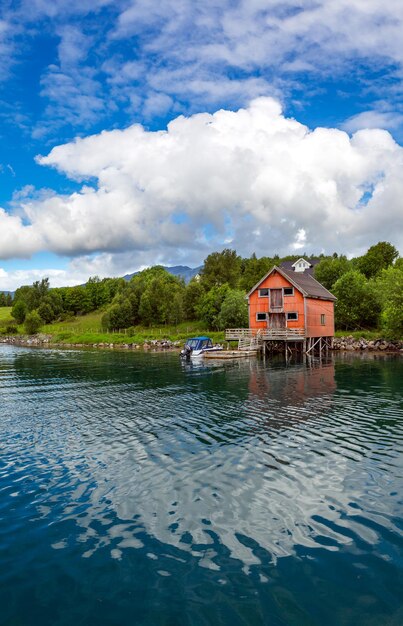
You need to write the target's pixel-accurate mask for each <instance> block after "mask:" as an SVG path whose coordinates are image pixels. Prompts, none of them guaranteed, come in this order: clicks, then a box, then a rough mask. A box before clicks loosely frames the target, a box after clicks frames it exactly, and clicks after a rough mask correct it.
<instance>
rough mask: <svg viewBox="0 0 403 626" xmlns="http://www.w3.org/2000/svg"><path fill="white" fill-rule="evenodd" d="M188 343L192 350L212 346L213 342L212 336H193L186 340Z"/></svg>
mask: <svg viewBox="0 0 403 626" xmlns="http://www.w3.org/2000/svg"><path fill="white" fill-rule="evenodd" d="M186 345H187V346H189V348H192V350H201V349H202V348H210V347H211V346H212V345H213V342H212V341H211V339H210V337H191V338H190V339H187V340H186Z"/></svg>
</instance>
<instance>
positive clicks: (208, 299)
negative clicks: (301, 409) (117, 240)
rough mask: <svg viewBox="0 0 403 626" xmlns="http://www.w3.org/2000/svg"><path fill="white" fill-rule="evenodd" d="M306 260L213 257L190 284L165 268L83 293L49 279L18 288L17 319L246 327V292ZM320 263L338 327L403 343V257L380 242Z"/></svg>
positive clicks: (29, 323)
mask: <svg viewBox="0 0 403 626" xmlns="http://www.w3.org/2000/svg"><path fill="white" fill-rule="evenodd" d="M299 256H304V257H305V258H309V257H307V255H305V254H304V255H291V256H287V257H282V258H280V257H279V256H278V255H274V256H272V257H260V258H257V257H256V255H255V254H253V255H252V256H251V257H249V258H242V257H240V256H239V255H237V253H236V251H235V250H230V249H225V250H223V251H222V252H213V253H212V254H210V255H208V257H207V258H206V259H205V261H204V265H203V269H202V270H201V272H200V275H198V276H196V277H194V278H193V279H192V280H191V281H190V282H189V283H188V284H187V285H186V284H185V283H184V281H183V280H182V279H180V278H178V277H176V276H173V275H172V274H170V273H169V272H167V271H166V270H165V269H164V268H162V267H161V266H155V267H152V268H149V269H146V270H143V271H142V272H139V273H138V274H135V275H134V276H133V277H132V278H131V280H130V281H125V280H124V279H123V278H106V279H100V278H98V277H92V278H90V279H89V280H88V282H87V283H86V284H85V285H80V286H76V287H64V288H55V289H50V287H49V281H48V279H47V278H44V279H43V280H42V281H36V282H35V283H33V285H32V286H24V287H20V288H19V289H17V291H16V292H15V296H14V303H13V309H12V315H13V317H14V318H15V320H16V321H17V322H18V323H20V324H21V323H25V325H26V329H27V332H35V330H32V329H33V328H35V327H36V328H39V327H40V325H42V324H43V323H49V322H52V321H54V320H63V319H68V318H69V317H70V316H75V315H82V314H85V313H89V312H91V311H95V310H99V309H101V310H103V311H104V314H103V317H102V326H103V328H104V329H105V330H117V329H123V328H129V327H132V326H137V325H139V324H141V325H146V326H152V325H153V326H157V325H164V324H166V325H168V324H173V325H176V324H179V323H180V322H182V321H185V320H189V321H191V320H201V321H203V322H204V323H205V325H206V326H207V327H208V328H209V329H211V330H221V329H224V328H228V327H246V326H247V325H248V308H247V301H246V299H245V295H246V293H247V292H248V291H250V290H251V289H252V288H253V286H254V285H255V284H256V283H257V282H258V281H259V280H260V279H261V278H262V277H263V276H264V275H265V274H266V273H267V272H268V271H269V270H270V268H271V267H273V265H280V264H281V263H282V262H283V261H286V260H291V261H296V260H297V258H299ZM316 258H318V257H316ZM319 258H320V262H319V263H318V264H317V265H316V266H315V274H314V275H315V278H316V279H317V280H318V281H319V282H320V283H322V284H323V285H324V286H325V287H326V288H327V289H329V290H330V291H331V292H332V293H333V294H334V295H335V296H336V297H337V302H336V305H335V316H336V327H337V328H340V329H344V330H357V329H382V331H383V332H384V334H385V335H386V336H388V337H391V338H393V337H398V338H401V337H403V259H402V258H400V257H399V253H398V251H397V250H396V248H395V247H394V246H393V245H392V244H390V243H388V242H379V243H378V244H376V245H374V246H371V247H370V248H369V249H368V251H367V252H366V253H365V254H364V255H362V256H360V257H356V258H352V259H347V257H346V256H344V255H338V254H337V253H334V254H333V255H331V256H325V255H323V254H322V255H319ZM28 329H29V330H28Z"/></svg>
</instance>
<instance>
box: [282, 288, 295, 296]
mask: <svg viewBox="0 0 403 626" xmlns="http://www.w3.org/2000/svg"><path fill="white" fill-rule="evenodd" d="M284 295H285V296H293V295H294V287H284Z"/></svg>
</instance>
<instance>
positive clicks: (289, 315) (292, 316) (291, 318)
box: [287, 313, 298, 322]
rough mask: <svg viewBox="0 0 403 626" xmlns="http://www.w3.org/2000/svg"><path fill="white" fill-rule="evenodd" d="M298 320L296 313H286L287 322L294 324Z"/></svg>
mask: <svg viewBox="0 0 403 626" xmlns="http://www.w3.org/2000/svg"><path fill="white" fill-rule="evenodd" d="M297 319H298V313H287V320H289V321H290V322H295V320H297Z"/></svg>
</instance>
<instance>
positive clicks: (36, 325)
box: [24, 310, 43, 335]
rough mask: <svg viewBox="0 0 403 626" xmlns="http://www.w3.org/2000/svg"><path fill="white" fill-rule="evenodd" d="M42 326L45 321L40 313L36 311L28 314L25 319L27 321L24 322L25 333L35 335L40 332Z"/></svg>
mask: <svg viewBox="0 0 403 626" xmlns="http://www.w3.org/2000/svg"><path fill="white" fill-rule="evenodd" d="M42 324H43V321H42V318H41V317H40V315H39V313H38V311H35V310H34V311H31V312H30V313H27V315H26V317H25V321H24V328H25V332H26V333H27V334H28V335H34V334H35V333H37V332H38V330H39V329H40V327H41V326H42Z"/></svg>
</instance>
